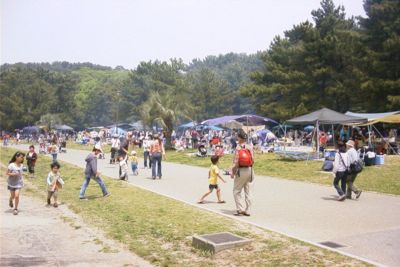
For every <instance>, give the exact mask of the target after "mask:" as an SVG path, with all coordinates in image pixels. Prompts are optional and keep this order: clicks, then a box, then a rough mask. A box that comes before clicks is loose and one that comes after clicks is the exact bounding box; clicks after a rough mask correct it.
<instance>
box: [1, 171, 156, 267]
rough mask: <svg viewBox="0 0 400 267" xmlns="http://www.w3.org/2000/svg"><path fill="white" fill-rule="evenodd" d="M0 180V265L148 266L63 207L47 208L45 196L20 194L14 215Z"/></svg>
mask: <svg viewBox="0 0 400 267" xmlns="http://www.w3.org/2000/svg"><path fill="white" fill-rule="evenodd" d="M0 179H1V182H0V193H1V195H0V209H1V223H0V266H18V267H23V266H79V267H92V266H93V267H95V266H96V267H97V266H101V267H102V266H104V267H109V266H143V267H144V266H151V265H150V264H148V263H147V262H145V261H144V260H142V259H140V258H139V257H137V256H135V255H133V254H132V253H130V252H129V251H127V250H125V249H123V248H121V247H120V246H118V245H117V244H115V243H114V242H112V241H110V240H107V239H106V238H104V237H103V235H102V234H101V233H99V232H98V231H95V230H93V229H90V228H89V227H87V226H86V225H85V224H84V223H83V222H82V221H81V220H80V219H79V217H77V216H76V215H75V214H74V213H72V212H71V211H69V210H68V209H67V207H66V206H64V205H60V206H59V207H58V208H57V209H56V208H53V207H47V206H46V205H45V196H43V201H40V200H38V199H37V198H32V197H29V196H27V195H26V193H24V191H22V194H21V202H20V212H19V214H18V215H13V213H12V209H10V208H9V207H8V198H9V193H8V191H7V186H6V182H5V178H4V177H2V176H1V177H0ZM63 218H64V219H63ZM103 250H104V251H103ZM107 250H108V253H107Z"/></svg>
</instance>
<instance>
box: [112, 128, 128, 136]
mask: <svg viewBox="0 0 400 267" xmlns="http://www.w3.org/2000/svg"><path fill="white" fill-rule="evenodd" d="M110 132H111V134H112V135H114V134H117V135H126V131H125V130H123V129H121V128H118V127H114V128H111V130H110Z"/></svg>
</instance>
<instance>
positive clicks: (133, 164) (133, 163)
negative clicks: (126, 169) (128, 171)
mask: <svg viewBox="0 0 400 267" xmlns="http://www.w3.org/2000/svg"><path fill="white" fill-rule="evenodd" d="M129 160H130V161H131V168H132V172H133V175H139V171H138V158H137V156H136V151H132V152H131V156H130V157H129Z"/></svg>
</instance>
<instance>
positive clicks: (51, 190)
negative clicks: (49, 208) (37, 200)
mask: <svg viewBox="0 0 400 267" xmlns="http://www.w3.org/2000/svg"><path fill="white" fill-rule="evenodd" d="M60 167H61V166H60V164H59V163H58V162H57V161H56V162H53V163H51V164H50V168H51V171H50V172H49V174H48V175H47V205H51V197H53V199H54V203H53V206H54V207H55V208H57V207H58V203H57V197H58V190H59V189H61V188H62V186H63V184H64V181H63V179H61V175H60Z"/></svg>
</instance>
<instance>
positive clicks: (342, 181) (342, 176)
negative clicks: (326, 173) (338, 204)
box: [333, 172, 347, 196]
mask: <svg viewBox="0 0 400 267" xmlns="http://www.w3.org/2000/svg"><path fill="white" fill-rule="evenodd" d="M346 178H347V172H337V173H336V176H335V179H334V180H333V186H334V187H335V189H336V191H337V192H338V194H339V196H343V195H344V194H345V193H346ZM339 181H340V187H339Z"/></svg>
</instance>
